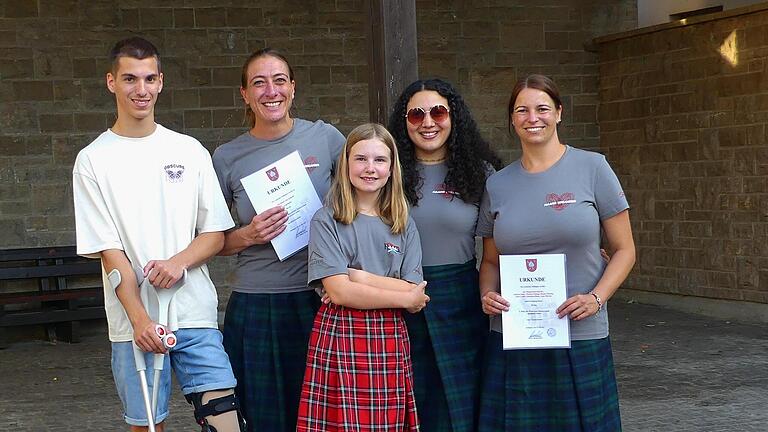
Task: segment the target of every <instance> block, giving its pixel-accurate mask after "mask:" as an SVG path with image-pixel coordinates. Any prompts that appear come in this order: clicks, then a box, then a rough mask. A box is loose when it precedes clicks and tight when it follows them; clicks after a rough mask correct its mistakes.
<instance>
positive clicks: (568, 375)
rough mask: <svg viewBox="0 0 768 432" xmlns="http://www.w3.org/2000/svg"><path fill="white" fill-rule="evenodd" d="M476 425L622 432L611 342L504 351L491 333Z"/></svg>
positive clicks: (485, 430) (493, 429) (492, 431)
mask: <svg viewBox="0 0 768 432" xmlns="http://www.w3.org/2000/svg"><path fill="white" fill-rule="evenodd" d="M479 426H480V427H479V431H481V432H499V431H515V432H518V431H520V432H525V431H537V432H547V431H552V432H617V431H621V416H620V413H619V396H618V391H617V388H616V376H615V373H614V367H613V354H612V352H611V341H610V339H609V338H607V337H606V338H603V339H593V340H576V341H571V348H569V349H565V348H558V349H527V350H509V351H504V350H502V335H501V333H498V332H495V331H491V332H490V335H489V338H488V346H487V348H486V355H485V370H484V371H483V393H482V408H481V411H480V425H479Z"/></svg>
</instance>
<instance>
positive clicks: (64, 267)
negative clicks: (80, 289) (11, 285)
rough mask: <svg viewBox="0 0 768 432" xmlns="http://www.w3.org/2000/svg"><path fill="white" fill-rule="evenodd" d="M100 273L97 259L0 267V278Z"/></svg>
mask: <svg viewBox="0 0 768 432" xmlns="http://www.w3.org/2000/svg"><path fill="white" fill-rule="evenodd" d="M99 273H101V264H100V263H99V261H98V260H93V261H83V262H78V263H68V264H57V265H47V266H25V267H8V268H0V280H10V279H34V278H46V277H58V276H80V275H88V274H99Z"/></svg>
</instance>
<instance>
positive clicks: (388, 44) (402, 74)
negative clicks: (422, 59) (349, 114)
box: [366, 0, 419, 125]
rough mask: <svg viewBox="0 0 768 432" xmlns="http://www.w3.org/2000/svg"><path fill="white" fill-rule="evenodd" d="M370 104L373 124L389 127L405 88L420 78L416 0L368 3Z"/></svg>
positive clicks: (385, 0)
mask: <svg viewBox="0 0 768 432" xmlns="http://www.w3.org/2000/svg"><path fill="white" fill-rule="evenodd" d="M366 10H367V11H368V27H367V32H368V105H369V112H370V119H371V121H373V122H378V123H381V124H384V125H386V124H387V118H388V117H389V114H390V113H391V112H392V107H393V105H394V104H395V101H397V97H398V96H400V93H401V92H402V91H403V89H404V88H405V87H406V86H407V85H408V84H410V83H412V82H413V81H415V80H416V79H418V76H419V63H418V53H417V50H416V40H417V38H416V2H415V0H366Z"/></svg>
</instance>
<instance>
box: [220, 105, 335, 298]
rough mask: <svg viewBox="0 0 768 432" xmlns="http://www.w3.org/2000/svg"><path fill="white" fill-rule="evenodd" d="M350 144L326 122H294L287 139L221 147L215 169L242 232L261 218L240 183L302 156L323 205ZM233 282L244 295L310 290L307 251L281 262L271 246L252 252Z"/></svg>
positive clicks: (243, 256) (242, 258) (245, 139)
mask: <svg viewBox="0 0 768 432" xmlns="http://www.w3.org/2000/svg"><path fill="white" fill-rule="evenodd" d="M344 140H345V139H344V136H343V135H342V134H341V132H339V131H338V130H337V129H336V128H335V127H333V126H332V125H329V124H327V123H324V122H323V121H321V120H318V121H316V122H314V123H312V122H309V121H306V120H302V119H294V124H293V128H292V129H291V131H290V132H288V134H286V135H285V136H283V137H281V138H278V139H275V140H270V141H265V140H259V139H256V138H254V137H253V136H252V135H251V134H250V133H248V132H246V133H244V134H242V135H240V136H239V137H237V138H235V139H234V140H232V141H230V142H228V143H226V144H223V145H221V146H219V148H217V149H216V151H215V152H214V153H213V166H214V168H215V169H216V174H217V175H218V177H219V184H220V185H221V190H222V192H223V193H224V199H225V200H226V201H227V205H228V206H230V207H231V208H233V209H234V215H235V219H236V221H237V222H236V223H237V225H238V227H239V226H243V225H247V224H249V223H250V222H251V220H252V219H253V217H254V216H255V215H256V211H255V210H254V209H253V206H252V205H251V201H250V200H249V199H248V195H247V194H246V193H245V189H244V188H243V185H242V183H241V182H240V179H242V178H243V177H246V176H248V175H250V174H253V173H254V172H256V171H258V170H260V169H262V168H264V167H265V166H267V165H268V164H270V163H272V162H275V161H276V160H278V159H280V158H282V157H284V156H287V155H288V154H290V153H291V152H293V151H295V150H298V151H299V154H300V155H301V159H302V160H303V161H304V167H305V168H306V169H307V173H308V174H309V177H310V179H311V180H312V184H313V185H314V186H315V190H316V191H317V195H318V196H319V197H320V200H321V201H322V200H323V199H324V198H325V195H326V193H328V189H329V188H330V185H331V179H332V178H333V173H334V170H335V167H336V162H337V161H338V158H339V153H340V152H341V149H342V147H343V145H344ZM232 276H233V277H232V278H231V286H232V289H233V290H235V291H238V292H243V293H262V294H275V293H286V292H297V291H305V290H308V289H309V288H308V287H307V250H306V249H303V250H301V251H299V252H298V253H296V254H295V255H293V256H291V257H290V258H288V259H286V260H285V261H282V262H281V261H280V260H279V259H278V258H277V254H275V250H274V248H273V247H272V245H271V244H270V243H267V244H264V245H254V246H251V247H248V248H246V249H244V250H242V251H241V252H240V253H238V254H237V264H236V266H235V269H234V272H233V275H232Z"/></svg>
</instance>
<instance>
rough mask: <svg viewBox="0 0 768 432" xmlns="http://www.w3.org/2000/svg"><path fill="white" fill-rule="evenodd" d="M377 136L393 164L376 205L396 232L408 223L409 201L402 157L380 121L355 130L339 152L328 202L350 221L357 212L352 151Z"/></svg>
mask: <svg viewBox="0 0 768 432" xmlns="http://www.w3.org/2000/svg"><path fill="white" fill-rule="evenodd" d="M369 139H377V140H379V141H381V142H382V143H384V145H386V146H387V148H389V152H390V155H391V160H392V165H391V167H390V176H389V181H387V184H386V185H384V187H383V188H382V190H381V191H380V192H379V197H378V199H377V203H376V205H377V207H378V213H379V217H380V218H381V219H382V220H383V221H384V222H385V223H386V224H387V225H389V226H391V227H392V228H391V231H392V233H393V234H400V233H402V232H403V231H405V227H406V225H407V223H408V203H407V201H406V199H405V193H404V192H403V179H402V173H401V168H400V159H399V158H398V156H397V146H396V145H395V139H394V138H392V135H391V134H390V133H389V131H387V129H386V128H385V127H384V126H382V125H380V124H378V123H365V124H362V125H360V126H358V127H356V128H354V129H353V130H352V132H350V133H349V135H348V136H347V142H346V143H345V144H344V148H343V149H342V151H341V155H339V163H338V168H337V169H336V177H335V178H334V180H333V183H332V184H331V190H330V191H329V192H328V205H329V206H330V207H331V209H333V218H334V219H336V220H337V221H339V222H341V223H343V224H345V225H349V224H351V223H352V221H353V220H354V219H355V216H357V205H356V204H355V193H354V190H353V187H352V181H351V180H350V178H349V152H350V151H351V150H352V147H354V145H355V144H357V143H358V142H360V141H364V140H369Z"/></svg>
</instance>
